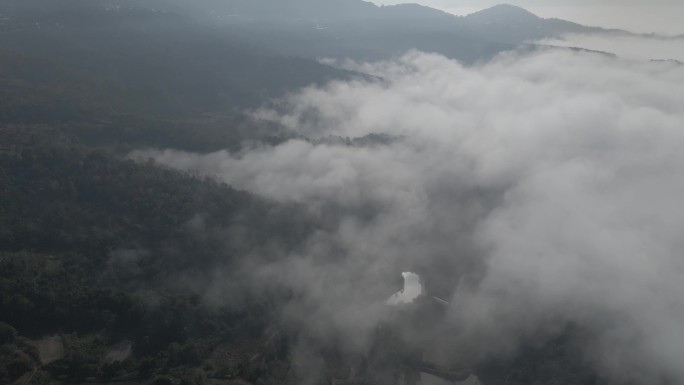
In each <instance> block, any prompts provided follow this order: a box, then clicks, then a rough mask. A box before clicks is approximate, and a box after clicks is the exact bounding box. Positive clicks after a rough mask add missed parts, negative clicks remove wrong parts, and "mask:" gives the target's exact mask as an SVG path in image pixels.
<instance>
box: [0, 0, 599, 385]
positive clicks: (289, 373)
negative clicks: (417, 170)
mask: <svg viewBox="0 0 684 385" xmlns="http://www.w3.org/2000/svg"><path fill="white" fill-rule="evenodd" d="M181 3H182V2H177V3H169V2H156V3H155V2H153V1H140V2H128V3H126V2H124V1H113V2H99V1H63V2H60V3H59V4H57V2H54V1H48V0H43V1H40V0H30V1H27V0H21V1H4V2H2V3H1V4H0V37H1V39H0V383H2V384H12V383H15V384H33V385H36V384H52V383H107V382H108V381H112V382H114V381H116V382H117V383H124V384H156V385H167V384H173V385H179V384H181V385H192V384H198V385H199V384H213V383H217V384H218V383H223V384H300V383H303V381H304V380H303V379H302V378H299V377H297V376H296V375H295V374H294V372H293V370H292V365H293V354H294V353H293V349H292V346H293V341H297V340H298V341H300V342H301V340H306V333H305V330H306V329H305V327H302V325H291V324H286V323H285V322H284V321H283V320H282V319H281V318H280V311H281V307H282V306H283V304H285V303H286V302H287V300H288V296H290V295H291V294H288V293H280V292H279V291H278V290H277V288H263V287H259V288H255V287H251V286H250V284H249V282H248V280H246V279H244V280H243V279H242V272H241V271H240V269H241V267H242V266H244V265H245V264H246V262H251V263H255V264H256V263H257V262H258V261H257V260H258V259H260V258H261V259H277V258H281V257H282V256H283V255H284V254H287V253H290V252H296V251H297V250H298V249H299V248H301V247H302V246H303V244H304V243H305V242H306V240H307V239H308V237H309V236H310V235H311V234H312V233H313V232H314V231H319V230H324V228H325V226H324V225H323V224H321V223H318V222H317V221H316V220H314V219H313V218H309V217H307V215H306V214H305V213H306V210H304V209H303V208H302V207H297V206H288V205H283V204H276V203H274V202H270V201H267V200H265V199H262V198H260V197H257V196H254V195H252V194H249V193H247V192H242V191H237V190H235V189H233V188H231V187H230V186H227V185H224V184H221V183H219V182H216V181H215V180H212V179H210V178H204V177H201V176H197V175H188V174H184V173H181V172H178V171H173V170H167V169H162V168H159V167H157V166H155V165H154V164H152V163H150V164H139V163H134V162H132V161H130V160H126V159H124V158H123V157H122V154H125V153H126V152H127V151H128V150H131V149H134V148H141V147H159V148H176V149H183V150H189V151H196V152H210V151H216V150H220V149H231V150H237V149H239V148H240V147H241V146H242V144H243V143H244V142H259V143H261V144H264V145H269V144H274V143H279V142H281V141H283V140H286V139H287V138H288V137H290V136H291V135H292V134H291V133H288V132H287V131H286V130H284V129H283V128H281V127H278V126H276V125H274V124H270V123H265V122H258V121H254V120H253V119H251V118H250V117H249V116H247V115H246V114H244V113H243V112H242V111H243V110H244V109H245V108H251V107H257V106H259V105H262V104H264V103H269V101H270V100H271V98H274V97H277V96H279V95H282V94H283V93H284V92H287V91H289V90H293V89H296V88H298V87H302V86H305V85H308V84H311V83H319V84H320V83H324V82H327V81H329V80H333V79H342V80H346V79H350V78H354V77H363V76H366V75H363V74H357V73H350V72H347V71H342V70H338V69H335V68H332V67H329V66H326V65H322V64H319V63H318V62H317V61H315V60H313V59H315V58H316V57H322V56H331V57H352V58H357V59H364V58H387V57H390V56H392V55H396V54H398V53H401V52H403V51H405V50H407V49H411V48H419V49H422V50H426V51H435V52H440V53H442V54H445V55H447V56H450V57H454V58H458V59H461V60H464V61H466V62H474V61H477V60H480V59H486V58H488V57H491V56H492V55H494V54H496V53H497V52H500V51H501V50H503V49H507V48H510V47H512V45H511V44H515V43H519V42H520V41H522V40H523V39H527V38H531V37H541V36H542V35H544V36H547V35H550V34H553V33H558V32H563V31H566V30H572V29H578V28H581V27H579V26H576V25H571V24H569V23H566V24H564V23H560V22H548V21H543V20H541V19H538V18H536V17H533V16H530V15H529V14H522V15H520V14H517V15H518V19H516V20H517V21H516V23H522V22H525V23H527V24H526V25H527V27H526V28H523V29H520V28H517V27H516V30H517V31H526V32H522V33H521V35H520V36H512V35H511V34H510V33H509V32H507V28H508V27H506V23H505V22H504V21H505V20H504V19H505V17H504V18H503V19H501V15H500V13H501V11H502V10H501V9H498V10H496V11H495V12H494V13H490V14H487V13H485V14H480V15H479V16H474V17H471V18H470V19H467V20H466V19H462V18H455V17H452V16H450V15H446V14H443V13H441V12H438V11H435V10H431V9H428V8H424V7H418V6H413V5H407V6H397V7H382V8H380V7H375V6H373V5H371V4H369V3H365V2H361V1H353V0H349V1H346V2H345V1H339V2H326V1H319V0H316V1H313V0H309V1H303V0H302V1H290V2H285V1H281V0H278V1H275V2H274V1H271V2H266V1H260V2H259V1H252V0H249V1H228V2H223V3H221V2H218V1H216V2H210V1H203V2H199V3H198V4H195V3H194V2H193V3H192V7H191V8H187V7H186V6H187V4H186V5H181ZM127 4H133V5H127ZM155 7H156V8H155ZM216 7H219V8H216ZM331 7H338V8H334V9H333V8H331ZM161 10H163V11H161ZM210 11H215V12H210ZM504 11H505V10H504ZM515 12H519V11H518V10H515ZM504 13H505V12H504ZM236 14H238V16H235V15H236ZM240 15H241V16H240ZM302 15H304V17H301V16H302ZM490 17H497V18H499V19H501V20H499V19H497V23H499V24H498V27H497V28H499V29H501V31H500V32H496V33H495V32H492V31H491V30H488V29H485V28H483V25H484V24H486V23H488V22H489V21H491V20H490ZM314 19H316V20H314ZM521 20H522V21H521ZM321 23H323V24H321ZM540 25H541V26H544V28H546V29H542V30H543V32H540V28H538V27H539V26H540ZM554 26H560V27H557V28H556V27H554ZM553 28H556V29H553ZM552 32H553V33H552ZM535 34H539V36H537V35H535ZM391 140H393V138H390V137H385V136H382V135H376V136H369V137H365V138H359V139H356V140H354V141H351V140H349V139H345V138H335V137H330V138H326V139H323V140H322V141H323V142H325V141H328V142H331V143H340V142H341V143H345V144H347V145H373V144H377V143H385V142H388V141H391ZM217 284H221V285H222V286H221V287H218V288H217V287H215V285H217ZM400 329H401V328H400V327H398V326H397V325H384V326H383V327H381V328H379V329H378V330H377V333H376V334H377V335H376V336H375V343H374V348H373V349H372V351H371V352H370V353H369V355H368V356H367V357H348V356H346V355H345V354H344V353H343V352H340V351H338V350H337V348H336V346H335V344H334V343H330V342H328V343H327V344H320V343H318V342H315V341H311V342H309V345H311V346H312V349H313V350H314V351H315V352H316V355H315V358H316V359H317V360H319V361H321V362H319V364H320V367H321V368H323V369H322V373H323V375H322V378H321V379H320V380H319V381H318V382H312V383H321V384H330V383H331V382H332V380H333V379H334V378H335V379H349V378H352V377H353V381H354V382H353V383H359V384H389V383H396V381H397V378H398V377H399V376H400V375H402V373H404V372H409V373H410V372H415V371H416V370H420V369H421V368H425V366H424V365H423V364H424V363H421V362H419V361H420V360H419V359H417V358H416V357H419V352H416V351H415V349H414V348H413V347H412V346H411V343H410V341H407V340H405V339H404V337H403V336H402V335H401V333H399V332H398V331H397V330H400ZM568 346H569V343H568V342H567V341H566V340H563V339H558V340H552V341H551V342H549V343H548V344H545V345H543V346H542V347H533V348H530V349H528V350H526V351H525V352H524V354H522V355H521V356H520V357H519V358H517V359H516V360H512V361H511V362H505V363H500V362H493V363H489V362H488V363H487V364H486V365H483V366H482V368H481V369H477V368H475V369H474V370H475V371H476V372H478V374H480V375H481V377H482V379H483V380H485V381H486V383H487V384H502V383H506V384H530V383H533V382H530V378H531V377H530V376H536V375H537V374H538V373H540V371H541V372H542V375H540V376H538V377H535V378H543V379H545V380H546V379H548V381H547V382H543V383H547V384H552V383H553V384H575V383H583V384H591V383H593V382H591V380H590V378H591V376H590V375H585V372H583V371H582V366H581V364H578V361H577V360H578V359H577V357H578V354H577V352H576V351H574V350H572V349H571V348H569V347H568ZM549 351H550V353H549V354H547V352H549ZM312 361H316V360H312ZM312 366H315V365H314V363H312ZM578 368H579V369H578ZM352 373H354V375H352ZM338 383H345V382H338ZM346 383H352V382H346Z"/></svg>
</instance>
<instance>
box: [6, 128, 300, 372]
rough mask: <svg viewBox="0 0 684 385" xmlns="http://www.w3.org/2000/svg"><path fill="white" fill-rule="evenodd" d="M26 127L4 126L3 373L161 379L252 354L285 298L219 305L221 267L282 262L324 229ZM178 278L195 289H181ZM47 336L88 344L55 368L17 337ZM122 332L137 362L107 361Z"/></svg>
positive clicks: (293, 212)
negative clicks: (208, 294)
mask: <svg viewBox="0 0 684 385" xmlns="http://www.w3.org/2000/svg"><path fill="white" fill-rule="evenodd" d="M20 128H21V129H19V127H18V126H11V127H10V126H5V127H3V128H0V131H1V132H2V134H1V135H0V138H2V139H3V141H4V143H5V144H6V145H9V146H10V147H11V148H12V151H4V152H3V153H2V154H0V180H1V181H2V183H1V184H0V196H2V199H1V200H0V245H2V250H0V322H2V323H0V344H1V345H2V346H3V349H4V350H3V352H5V353H3V354H5V355H3V357H5V358H6V359H5V358H3V359H2V362H3V363H7V365H9V366H7V368H6V369H5V371H4V372H0V375H3V376H5V377H4V378H17V377H18V376H20V375H22V374H25V373H27V372H29V371H32V370H33V369H35V368H42V369H41V370H42V371H43V372H45V373H43V374H44V375H46V376H47V378H53V379H55V378H57V379H59V378H62V379H69V381H78V380H84V379H86V378H91V377H96V378H105V377H117V378H118V377H122V376H123V377H126V376H128V377H130V376H133V377H135V378H138V377H145V378H153V377H154V376H155V375H156V374H157V373H160V372H164V371H169V370H172V369H173V368H177V367H182V366H191V367H195V366H197V367H199V366H200V364H202V363H204V362H205V361H206V359H207V358H208V357H209V355H210V354H211V353H212V352H213V351H214V350H215V349H217V348H218V347H221V348H222V349H228V350H229V351H230V352H231V353H232V354H233V355H234V356H235V357H236V359H237V360H238V363H239V362H241V361H240V360H242V359H243V358H244V357H246V355H247V354H248V353H250V352H253V349H254V348H251V349H244V348H242V347H241V346H239V345H244V344H248V345H254V346H255V347H258V341H259V338H261V336H262V334H263V333H264V331H265V330H266V327H267V326H268V325H270V324H272V323H273V322H276V319H275V318H274V317H273V316H272V314H273V312H274V311H275V309H276V305H275V304H274V303H271V305H267V302H268V300H269V299H268V297H258V298H257V297H253V298H252V300H250V301H246V302H245V304H244V305H242V306H240V307H239V308H237V309H234V308H233V309H231V308H224V307H218V308H217V307H216V305H211V306H210V305H208V304H207V303H206V298H205V290H207V289H208V285H209V284H210V283H211V274H212V273H214V272H215V271H217V270H223V271H226V272H227V274H226V277H225V278H226V279H230V274H231V273H230V272H231V271H232V266H233V265H236V266H239V265H240V264H241V263H244V261H243V260H242V259H243V258H245V257H244V256H246V255H250V256H253V258H258V257H259V256H262V257H263V258H277V253H276V254H274V253H273V252H271V251H272V250H278V252H286V251H287V250H294V249H295V248H297V247H298V245H299V244H300V243H301V242H302V241H303V240H304V239H306V237H307V235H308V233H309V232H310V231H311V229H312V228H313V227H312V222H311V221H310V220H309V219H307V218H306V216H305V215H303V214H302V213H303V211H302V210H301V209H299V208H297V207H290V206H284V205H279V204H275V203H272V202H268V201H265V200H263V199H260V198H257V197H254V196H252V195H250V194H248V193H245V192H241V191H236V190H234V189H232V188H230V187H229V186H226V185H224V184H221V183H219V182H216V181H214V180H212V179H208V178H199V177H194V176H191V175H187V174H183V173H180V172H177V171H173V170H167V169H162V168H159V167H156V166H154V165H153V164H136V163H134V162H132V161H127V160H121V159H118V158H117V157H114V156H113V155H110V154H109V153H106V152H103V151H101V150H92V149H88V148H86V147H83V146H80V145H77V144H74V143H73V142H71V141H70V140H69V137H68V135H66V134H64V133H62V132H60V131H59V130H57V129H54V128H47V127H31V126H21V127H20ZM60 138H61V139H60ZM238 235H239V236H238ZM236 237H237V238H236ZM231 239H234V240H236V241H235V242H231ZM178 280H184V282H186V283H187V282H195V283H196V284H193V285H190V286H183V287H182V290H178V289H176V288H179V286H181V285H177V284H176V282H177V281H178ZM233 294H236V293H233ZM243 294H244V295H250V294H249V293H247V292H245V293H243ZM236 295H240V293H237V294H236ZM271 300H272V301H276V300H277V298H276V297H272V298H271ZM215 301H216V299H214V302H215ZM264 301H267V302H264ZM17 332H18V333H17ZM48 334H58V335H63V336H65V335H67V336H71V337H68V338H67V337H62V339H64V340H65V341H66V340H69V341H76V342H78V343H76V342H74V345H73V346H72V345H69V344H67V343H65V346H66V347H65V349H66V350H65V356H64V357H63V358H62V359H60V360H58V361H55V362H53V363H50V364H49V365H46V366H40V360H39V359H31V360H29V359H27V358H26V355H25V354H24V353H21V352H22V351H23V350H21V349H22V348H21V346H24V345H26V344H24V345H21V346H19V345H16V338H17V335H21V336H24V337H30V338H32V339H37V338H40V337H42V336H44V335H48ZM124 339H125V340H131V341H132V343H133V345H132V346H133V353H134V354H133V356H132V357H134V358H131V360H132V361H131V362H125V363H120V364H116V365H115V364H114V363H113V362H109V361H107V360H106V359H105V358H106V351H107V349H111V346H112V345H113V344H115V343H116V342H117V341H120V340H124ZM15 345H16V346H15ZM17 346H19V347H17ZM26 346H31V345H26ZM8 357H13V358H11V359H10V358H8ZM29 357H30V356H29ZM241 357H243V358H241ZM118 365H122V366H121V367H119V366H118ZM8 368H9V369H8ZM217 370H223V371H225V369H224V368H219V369H217ZM244 370H247V369H244ZM262 372H263V373H262ZM211 373H213V372H212V371H203V372H202V374H201V375H203V376H206V375H213V374H211ZM230 373H231V375H235V376H237V375H242V374H244V373H243V371H242V369H238V368H234V369H231V371H230ZM250 373H251V372H250ZM259 373H262V374H263V375H264V376H266V375H267V374H268V373H269V372H268V370H262V371H261V372H259ZM245 375H246V374H245ZM249 376H252V377H253V376H255V374H254V373H251V374H249ZM200 377H201V376H200ZM173 378H176V377H173ZM193 381H194V380H193Z"/></svg>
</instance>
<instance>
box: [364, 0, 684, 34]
mask: <svg viewBox="0 0 684 385" xmlns="http://www.w3.org/2000/svg"><path fill="white" fill-rule="evenodd" d="M373 2H374V3H376V4H400V3H406V2H413V3H420V4H424V5H427V6H430V7H434V8H439V9H443V10H446V11H449V12H452V13H455V14H467V13H472V12H475V11H477V10H480V9H483V8H487V7H491V6H493V5H496V4H501V3H508V4H514V5H518V6H521V7H524V8H526V9H528V10H530V11H532V12H534V13H536V14H537V15H539V16H541V17H557V18H561V19H566V20H571V21H575V22H578V23H582V24H587V25H594V26H601V27H607V28H622V29H628V30H631V31H634V32H643V33H649V32H656V33H663V34H684V22H682V21H683V20H684V0H642V1H636V0H594V1H591V0H373Z"/></svg>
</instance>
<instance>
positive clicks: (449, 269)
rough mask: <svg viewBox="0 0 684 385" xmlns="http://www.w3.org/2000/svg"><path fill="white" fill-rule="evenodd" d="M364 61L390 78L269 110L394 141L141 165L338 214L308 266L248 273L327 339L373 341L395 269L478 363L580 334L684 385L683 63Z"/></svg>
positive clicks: (141, 154)
mask: <svg viewBox="0 0 684 385" xmlns="http://www.w3.org/2000/svg"><path fill="white" fill-rule="evenodd" d="M354 67H355V69H357V70H360V71H363V72H366V73H370V74H373V75H376V76H378V77H381V78H382V79H383V80H382V81H376V82H369V81H357V82H334V83H331V84H329V85H327V86H325V87H321V88H316V87H312V88H307V89H304V90H302V91H301V92H298V93H295V94H293V95H291V96H289V97H288V98H286V99H285V100H283V101H282V103H281V105H280V106H279V108H278V109H277V111H276V110H261V111H258V112H257V115H258V116H260V117H261V118H265V119H271V120H275V121H278V122H279V123H281V124H284V125H286V126H288V127H290V128H291V129H293V130H296V131H297V132H299V133H300V134H302V135H304V136H306V137H309V138H312V139H314V138H325V137H327V136H329V135H336V136H342V137H361V136H364V135H367V134H370V133H386V134H390V135H392V136H393V137H395V138H397V139H396V140H395V141H393V142H391V143H390V144H382V145H376V146H348V145H334V144H313V143H312V142H311V141H304V140H291V141H288V142H286V143H283V144H280V145H278V146H275V147H250V148H245V149H244V150H243V151H242V152H240V153H229V152H225V151H223V152H217V153H213V154H208V155H203V154H191V153H183V152H178V151H173V150H165V151H157V150H145V151H136V152H135V153H133V154H132V157H134V158H140V159H146V158H148V157H153V158H154V159H156V161H157V162H159V163H161V164H164V165H169V166H172V167H176V168H180V169H186V170H196V171H200V172H202V173H207V174H212V175H215V176H217V177H218V178H221V179H222V180H224V181H226V182H228V183H230V184H232V185H234V186H235V187H238V188H242V189H246V190H249V191H253V192H256V193H258V194H261V195H264V196H267V197H269V198H272V199H275V200H279V201H286V202H292V201H294V202H300V203H303V204H305V205H306V206H307V207H309V208H310V210H311V213H312V214H313V215H317V216H319V218H321V219H322V220H323V221H326V220H328V221H329V226H327V228H326V229H325V230H321V231H320V232H318V233H317V234H316V235H315V236H313V237H312V238H311V239H310V241H309V246H308V247H307V248H306V250H305V251H304V252H303V253H302V254H301V255H291V256H289V257H288V258H285V259H283V260H280V261H279V262H274V263H273V264H272V265H266V266H258V267H255V268H254V271H256V272H253V273H252V274H254V276H255V277H261V278H264V277H268V278H267V279H268V280H271V281H272V280H277V281H279V282H280V283H282V284H283V285H285V286H286V287H288V288H290V289H291V290H293V291H295V292H297V293H299V294H300V295H301V298H302V299H301V302H298V303H296V304H293V305H292V306H293V309H292V310H293V311H292V314H297V313H298V312H301V311H302V309H306V312H305V313H304V314H306V315H307V317H308V319H307V321H308V322H310V323H311V325H312V328H314V329H315V330H319V331H320V332H321V334H322V335H324V334H325V333H327V332H330V331H331V330H333V331H335V332H339V333H347V336H348V337H349V341H350V344H352V345H354V346H355V347H359V346H363V344H364V338H363V336H364V335H365V334H364V333H367V332H368V331H369V330H370V329H371V328H372V326H373V325H375V323H376V322H378V320H380V319H382V317H383V316H384V313H383V312H384V310H383V309H385V307H386V306H385V305H384V301H385V300H386V299H387V296H388V294H391V293H392V292H394V291H396V286H392V285H390V283H388V282H387V280H386V277H387V276H388V274H389V275H392V274H397V275H398V274H399V273H400V272H402V271H415V272H417V273H419V274H421V277H422V278H423V281H424V283H425V289H426V290H427V292H428V294H431V295H438V296H440V297H442V298H445V299H450V302H451V305H450V310H449V315H448V317H447V318H448V319H447V321H446V322H445V325H443V327H449V328H450V329H448V330H449V331H450V334H449V338H445V335H443V334H442V335H439V336H435V340H436V341H445V340H448V343H450V344H457V343H458V344H459V345H461V346H468V347H470V348H472V349H474V350H473V352H472V354H479V353H485V352H486V350H487V349H488V347H491V348H492V349H499V348H500V347H501V344H502V343H503V342H507V343H510V344H511V346H514V343H515V341H516V338H517V337H514V336H521V335H522V336H524V335H530V334H534V333H538V332H540V331H542V330H549V329H550V328H551V329H552V326H553V325H562V324H563V323H564V322H576V323H578V324H580V325H583V326H585V327H587V328H589V329H591V330H592V332H595V333H597V335H598V336H599V338H597V339H596V341H595V343H594V344H593V345H591V346H587V357H589V358H591V359H593V360H594V362H595V363H596V365H597V367H598V368H600V369H601V370H603V373H605V374H606V375H608V376H623V377H631V378H633V379H637V380H642V381H644V382H645V383H649V382H653V383H655V382H657V381H659V380H662V378H663V376H669V377H671V378H675V379H677V381H678V382H682V381H684V333H682V332H681V325H682V324H684V303H683V302H682V293H684V257H683V251H684V238H683V237H682V235H681V234H682V233H681V232H682V229H683V228H684V204H682V203H681V200H682V196H683V194H684V179H683V178H682V175H684V109H683V108H682V106H684V87H682V86H681V85H682V84H684V67H682V66H680V65H677V64H675V63H668V62H663V63H651V62H631V61H625V60H621V59H617V58H612V57H609V56H605V55H600V54H590V53H583V52H568V51H559V50H548V51H543V52H537V53H534V54H530V55H517V54H508V55H504V56H502V57H499V58H498V59H496V60H494V61H492V62H490V63H488V64H486V65H483V66H479V67H473V68H466V67H463V66H461V65H460V64H459V63H457V62H455V61H450V60H448V59H446V58H444V57H441V56H437V55H431V54H424V53H419V52H410V53H408V54H406V55H405V56H403V57H401V58H399V59H398V60H395V61H388V62H380V63H370V64H356V65H354ZM438 329H439V328H436V330H438ZM442 330H445V329H442ZM435 343H436V342H435ZM629 368H631V369H633V370H630V369H629Z"/></svg>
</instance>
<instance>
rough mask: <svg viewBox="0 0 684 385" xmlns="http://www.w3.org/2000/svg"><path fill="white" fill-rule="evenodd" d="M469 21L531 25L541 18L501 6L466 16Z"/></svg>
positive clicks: (519, 9) (512, 6)
mask: <svg viewBox="0 0 684 385" xmlns="http://www.w3.org/2000/svg"><path fill="white" fill-rule="evenodd" d="M466 19H467V20H472V21H476V22H481V23H511V22H514V23H529V22H535V21H539V20H540V18H539V17H538V16H537V15H535V14H533V13H532V12H530V11H528V10H526V9H524V8H521V7H518V6H515V5H510V4H499V5H495V6H493V7H491V8H487V9H484V10H482V11H479V12H475V13H472V14H470V15H468V16H466Z"/></svg>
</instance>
